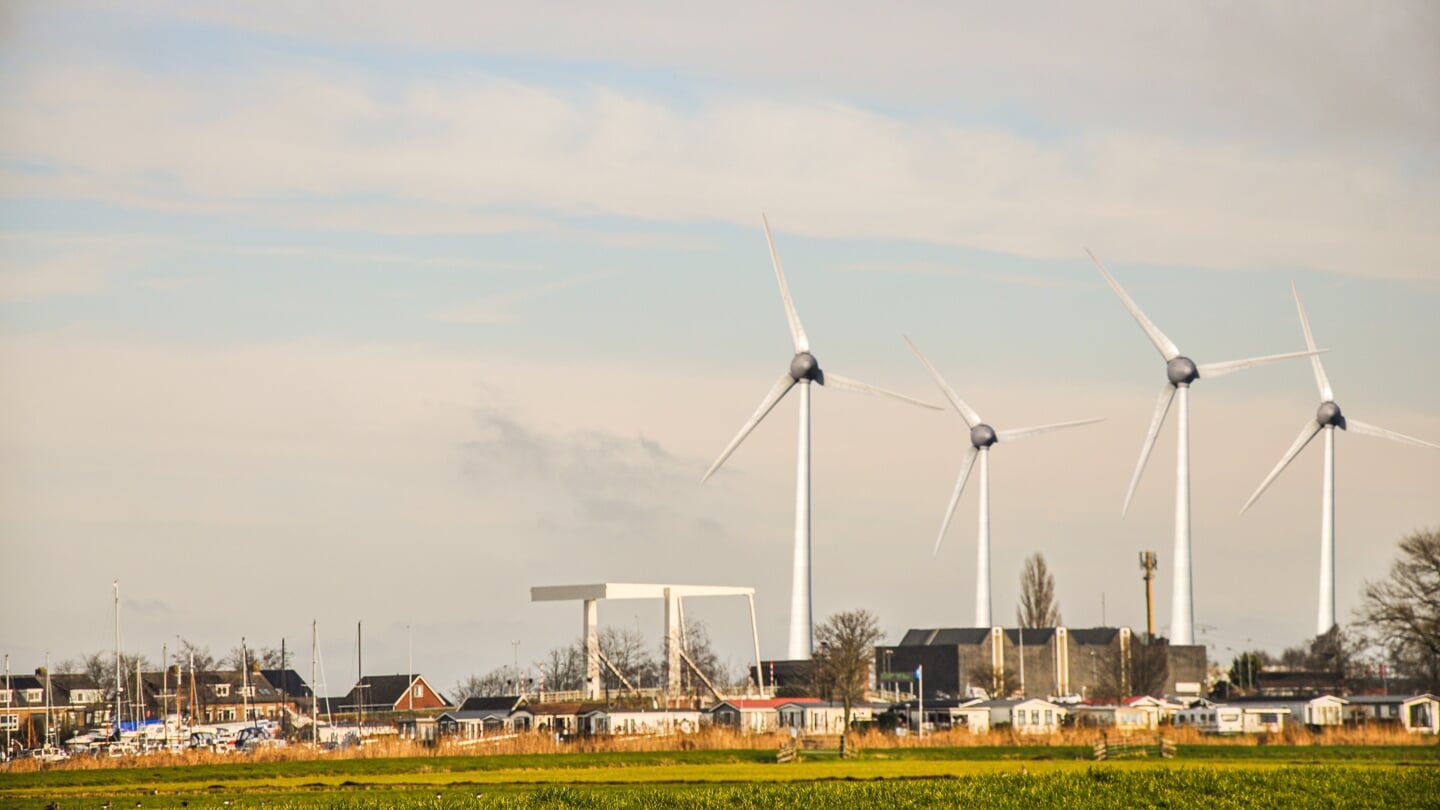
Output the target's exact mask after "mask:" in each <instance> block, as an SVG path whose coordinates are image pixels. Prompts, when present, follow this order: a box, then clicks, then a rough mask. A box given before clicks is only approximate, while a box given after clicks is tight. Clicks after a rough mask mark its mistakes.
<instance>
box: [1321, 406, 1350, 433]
mask: <svg viewBox="0 0 1440 810" xmlns="http://www.w3.org/2000/svg"><path fill="white" fill-rule="evenodd" d="M1315 421H1316V422H1319V423H1320V424H1321V425H1322V426H1324V427H1331V426H1334V427H1338V428H1340V429H1342V430H1343V429H1344V428H1345V415H1344V414H1342V413H1341V412H1340V406H1339V405H1336V404H1335V402H1334V400H1331V401H1329V402H1322V403H1320V407H1319V408H1318V409H1317V410H1316V411H1315Z"/></svg>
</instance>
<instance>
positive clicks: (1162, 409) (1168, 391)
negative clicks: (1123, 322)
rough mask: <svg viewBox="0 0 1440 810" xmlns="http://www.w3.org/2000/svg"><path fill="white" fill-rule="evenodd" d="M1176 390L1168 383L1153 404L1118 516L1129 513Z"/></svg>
mask: <svg viewBox="0 0 1440 810" xmlns="http://www.w3.org/2000/svg"><path fill="white" fill-rule="evenodd" d="M1177 390H1178V389H1176V387H1175V386H1174V385H1171V384H1170V383H1166V384H1165V387H1164V388H1163V389H1161V391H1160V398H1159V399H1158V400H1157V401H1156V402H1155V413H1154V415H1153V416H1151V417H1150V430H1149V431H1148V432H1147V433H1146V434H1145V442H1144V444H1142V445H1140V461H1139V462H1138V463H1137V464H1136V465H1135V474H1134V475H1133V476H1131V477H1130V489H1128V490H1126V492H1125V505H1124V506H1122V507H1120V516H1121V517H1124V516H1125V515H1127V514H1129V513H1130V501H1131V500H1132V499H1133V498H1134V497H1135V488H1136V487H1138V486H1139V485H1140V476H1141V475H1143V474H1144V472H1145V465H1146V463H1148V462H1149V461H1150V453H1151V451H1153V450H1154V449H1155V438H1156V437H1157V436H1159V435H1160V427H1161V426H1162V425H1164V424H1165V414H1167V413H1169V412H1170V403H1172V402H1174V401H1175V392H1176V391H1177Z"/></svg>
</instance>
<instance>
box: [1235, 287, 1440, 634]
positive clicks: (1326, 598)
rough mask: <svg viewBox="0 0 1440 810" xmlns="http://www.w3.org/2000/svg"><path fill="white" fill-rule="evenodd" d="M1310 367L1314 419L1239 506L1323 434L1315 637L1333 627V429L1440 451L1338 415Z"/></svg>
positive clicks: (1306, 325) (1303, 322)
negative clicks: (1316, 402)
mask: <svg viewBox="0 0 1440 810" xmlns="http://www.w3.org/2000/svg"><path fill="white" fill-rule="evenodd" d="M1290 291H1291V292H1293V293H1294V294H1295V309H1297V310H1299V312H1300V328H1301V329H1302V330H1304V332H1305V345H1306V346H1307V347H1309V349H1310V350H1311V351H1314V350H1315V338H1314V337H1313V336H1312V335H1311V334H1310V320H1309V319H1308V318H1306V317H1305V305H1304V304H1301V303H1300V291H1299V290H1298V289H1296V288H1295V285H1294V283H1291V285H1290ZM1310 365H1311V366H1312V367H1313V368H1314V369H1315V386H1316V387H1317V388H1319V389H1320V408H1319V409H1318V410H1316V411H1315V416H1314V417H1312V418H1311V419H1309V420H1307V421H1306V422H1305V426H1304V427H1302V428H1300V435H1299V436H1297V437H1296V438H1295V443H1294V444H1292V445H1290V449H1289V450H1287V451H1285V455H1284V456H1281V458H1280V463H1279V464H1276V465H1275V469H1273V470H1271V471H1270V474H1269V475H1267V476H1265V480H1264V481H1261V482H1260V486H1259V487H1258V488H1257V489H1256V490H1255V494H1254V495H1251V496H1250V500H1248V501H1246V502H1245V505H1244V506H1242V507H1240V512H1241V514H1244V512H1245V510H1247V509H1249V508H1250V505H1251V504H1253V503H1255V501H1256V500H1258V499H1259V498H1260V495H1261V494H1262V493H1263V492H1265V490H1267V489H1269V488H1270V484H1272V483H1273V482H1274V481H1275V479H1276V478H1278V477H1279V476H1280V471H1281V470H1284V469H1285V468H1286V467H1287V466H1289V464H1290V462H1291V461H1294V460H1295V457H1296V456H1298V455H1300V451H1301V450H1304V449H1305V445H1307V444H1309V443H1310V440H1311V439H1313V438H1315V434H1317V433H1319V432H1320V431H1322V430H1323V431H1325V472H1324V477H1323V479H1322V481H1321V485H1320V608H1319V611H1318V612H1317V614H1316V620H1315V634H1316V635H1323V634H1325V633H1328V632H1330V628H1332V627H1334V626H1335V429H1336V428H1339V429H1341V430H1350V431H1354V432H1355V433H1364V434H1366V435H1368V436H1378V437H1380V438H1382V439H1389V440H1390V441H1393V442H1400V443H1401V444H1413V445H1415V446H1417V447H1429V448H1431V449H1434V450H1440V444H1431V443H1430V442H1427V441H1423V440H1421V439H1417V438H1414V437H1413V436H1406V435H1403V434H1400V433H1395V432H1394V431H1389V430H1386V429H1384V428H1378V427H1375V426H1374V425H1370V424H1366V423H1365V422H1361V421H1359V420H1356V419H1351V418H1349V417H1347V416H1345V415H1344V414H1343V413H1341V411H1340V406H1339V405H1336V404H1335V392H1334V391H1332V390H1331V389H1330V380H1329V378H1327V377H1326V376H1325V368H1324V366H1321V365H1320V358H1319V357H1316V356H1314V355H1312V356H1311V357H1310Z"/></svg>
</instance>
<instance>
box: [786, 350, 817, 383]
mask: <svg viewBox="0 0 1440 810" xmlns="http://www.w3.org/2000/svg"><path fill="white" fill-rule="evenodd" d="M790 378H791V379H793V380H794V381H795V382H800V381H801V380H813V381H815V382H818V383H820V384H821V385H824V384H825V372H823V371H821V370H820V361H818V360H816V359H815V355H813V354H811V353H810V352H800V353H798V354H796V355H795V356H794V357H793V358H791V359H790Z"/></svg>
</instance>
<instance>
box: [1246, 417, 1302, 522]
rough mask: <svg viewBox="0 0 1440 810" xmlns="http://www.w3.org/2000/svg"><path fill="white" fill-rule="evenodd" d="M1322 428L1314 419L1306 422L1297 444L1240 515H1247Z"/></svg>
mask: <svg viewBox="0 0 1440 810" xmlns="http://www.w3.org/2000/svg"><path fill="white" fill-rule="evenodd" d="M1320 428H1321V425H1320V423H1319V422H1316V421H1315V420H1314V419H1310V420H1307V421H1306V422H1305V427H1302V428H1300V435H1299V436H1297V437H1295V443H1294V444H1292V445H1290V449H1289V450H1286V451H1285V455H1283V456H1281V457H1280V463H1279V464H1276V465H1275V469H1273V470H1271V471H1270V474H1269V475H1267V476H1265V480H1264V481H1261V482H1260V486H1259V487H1257V488H1256V489H1255V494H1254V495H1251V496H1250V500H1248V501H1246V502H1245V505H1244V506H1242V507H1240V514H1242V515H1243V514H1245V510H1246V509H1249V508H1250V504H1252V503H1255V501H1256V500H1258V499H1259V498H1260V495H1261V493H1263V492H1264V491H1265V490H1267V489H1269V488H1270V485H1271V484H1272V483H1274V481H1275V479H1276V478H1279V477H1280V471H1281V470H1283V469H1285V468H1286V467H1288V466H1290V462H1292V461H1294V460H1295V457H1296V456H1298V455H1300V451H1301V450H1304V449H1305V445H1307V444H1309V443H1310V440H1311V439H1313V438H1315V434H1317V433H1319V432H1320Z"/></svg>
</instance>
